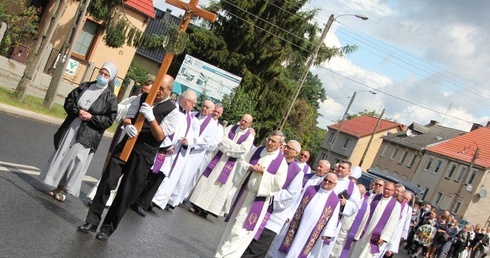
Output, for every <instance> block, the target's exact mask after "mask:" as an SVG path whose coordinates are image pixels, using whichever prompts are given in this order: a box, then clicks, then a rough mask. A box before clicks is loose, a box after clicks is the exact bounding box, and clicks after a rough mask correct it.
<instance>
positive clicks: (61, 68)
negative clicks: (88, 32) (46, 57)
mask: <svg viewBox="0 0 490 258" xmlns="http://www.w3.org/2000/svg"><path fill="white" fill-rule="evenodd" d="M89 4H90V0H82V1H81V2H80V4H79V5H78V10H77V13H76V14H75V17H74V18H73V23H72V26H71V29H70V32H69V34H68V38H67V39H66V41H65V43H63V47H61V49H60V52H59V58H58V63H57V64H56V69H55V70H54V73H53V76H52V77H51V81H50V82H49V86H48V90H47V91H46V95H45V96H44V101H43V106H44V107H47V108H49V109H51V107H53V103H54V99H55V96H56V92H57V91H58V87H59V85H60V82H61V80H62V78H63V74H64V72H65V69H66V65H67V64H68V60H70V56H71V53H72V52H73V47H74V46H73V42H75V39H76V38H77V34H78V33H77V32H78V31H79V29H80V25H81V24H82V21H83V18H84V17H85V14H86V13H87V8H88V6H89Z"/></svg>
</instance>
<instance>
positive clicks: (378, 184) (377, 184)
mask: <svg viewBox="0 0 490 258" xmlns="http://www.w3.org/2000/svg"><path fill="white" fill-rule="evenodd" d="M374 185H375V186H383V185H382V184H380V183H376V184H374Z"/></svg>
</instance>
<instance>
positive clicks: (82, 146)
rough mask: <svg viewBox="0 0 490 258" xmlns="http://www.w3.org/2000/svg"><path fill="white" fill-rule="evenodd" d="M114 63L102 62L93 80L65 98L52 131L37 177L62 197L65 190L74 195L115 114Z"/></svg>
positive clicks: (50, 193)
mask: <svg viewBox="0 0 490 258" xmlns="http://www.w3.org/2000/svg"><path fill="white" fill-rule="evenodd" d="M116 75H117V66H116V65H115V64H114V63H111V62H106V63H104V64H103V65H102V67H101V68H100V70H99V74H98V76H97V80H96V81H93V82H83V83H81V84H80V85H79V86H78V87H77V88H76V89H74V90H73V91H71V92H70V93H69V94H68V96H67V97H66V99H65V104H64V106H63V107H64V109H65V112H66V113H67V116H66V118H65V121H64V122H63V124H61V126H60V128H59V129H58V131H57V132H56V133H55V135H54V147H55V152H54V153H53V155H52V156H51V158H50V159H49V160H48V162H47V164H46V166H45V167H44V168H43V169H42V171H41V174H40V175H39V178H40V179H41V180H42V181H43V182H44V183H46V184H47V185H50V186H52V187H56V189H54V190H52V191H50V192H49V193H48V194H49V195H51V196H53V197H54V198H55V199H56V200H58V201H61V202H62V201H65V199H66V194H67V193H70V194H71V195H74V196H78V195H79V193H80V187H81V183H82V179H83V177H84V176H85V173H86V172H87V169H88V167H89V165H90V162H91V160H92V157H93V155H94V153H95V151H96V150H97V147H98V146H99V143H100V141H101V139H102V135H103V134H104V131H105V130H106V129H107V128H109V127H110V126H111V125H112V123H113V122H114V119H115V118H116V114H117V99H116V96H115V95H114V80H115V79H116Z"/></svg>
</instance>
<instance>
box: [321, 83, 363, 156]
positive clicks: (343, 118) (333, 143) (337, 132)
mask: <svg viewBox="0 0 490 258" xmlns="http://www.w3.org/2000/svg"><path fill="white" fill-rule="evenodd" d="M355 98H356V92H355V91H354V93H352V97H351V98H350V101H349V105H347V108H346V109H345V113H344V116H342V120H340V122H339V128H338V129H337V130H336V131H335V134H334V136H333V140H332V143H331V144H330V145H329V146H328V150H327V154H326V156H325V157H327V158H328V155H330V152H331V151H332V148H333V146H334V145H335V141H337V137H338V136H339V133H340V130H341V129H342V123H343V122H344V120H345V118H346V117H347V114H348V113H349V109H350V106H352V102H354V99H355Z"/></svg>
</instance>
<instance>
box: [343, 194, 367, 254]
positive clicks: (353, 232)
mask: <svg viewBox="0 0 490 258" xmlns="http://www.w3.org/2000/svg"><path fill="white" fill-rule="evenodd" d="M367 207H368V203H367V198H364V200H363V201H362V203H361V208H359V211H357V214H356V218H355V219H354V222H353V223H352V226H351V228H350V230H349V234H348V235H347V239H346V240H345V244H344V248H343V250H342V254H341V255H340V258H347V257H348V255H349V250H350V247H351V246H352V242H353V241H354V237H355V236H356V233H357V230H358V229H359V226H360V225H361V222H362V218H363V217H364V214H365V213H366V210H367Z"/></svg>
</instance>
